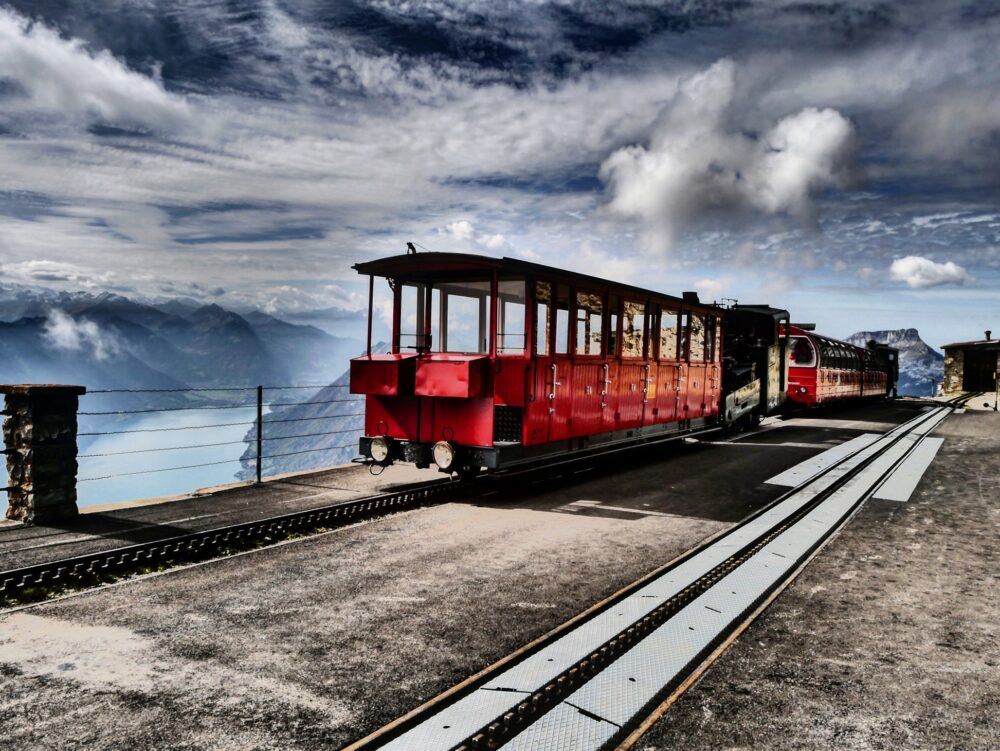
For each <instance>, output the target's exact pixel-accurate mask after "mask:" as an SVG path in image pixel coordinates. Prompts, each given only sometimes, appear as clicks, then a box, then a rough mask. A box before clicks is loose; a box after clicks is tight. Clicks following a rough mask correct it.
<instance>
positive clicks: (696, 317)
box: [687, 313, 708, 420]
mask: <svg viewBox="0 0 1000 751" xmlns="http://www.w3.org/2000/svg"><path fill="white" fill-rule="evenodd" d="M707 327H708V324H707V321H706V317H705V316H703V315H701V314H700V313H692V314H691V326H690V333H689V338H688V387H687V391H688V401H687V405H688V411H687V419H689V420H692V419H694V418H696V417H702V416H704V414H705V387H706V383H705V382H706V380H707V378H708V366H707V365H706V363H705V354H706V342H707V338H708V328H707Z"/></svg>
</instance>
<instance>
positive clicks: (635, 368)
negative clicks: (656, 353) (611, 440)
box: [617, 300, 649, 429]
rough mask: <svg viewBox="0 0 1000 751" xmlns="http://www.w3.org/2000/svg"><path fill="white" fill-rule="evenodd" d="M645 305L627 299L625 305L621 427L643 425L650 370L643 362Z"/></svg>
mask: <svg viewBox="0 0 1000 751" xmlns="http://www.w3.org/2000/svg"><path fill="white" fill-rule="evenodd" d="M645 345H646V305H645V303H641V302H635V301H633V300H626V301H625V304H624V305H623V306H622V343H621V349H622V363H621V367H620V369H619V377H618V384H617V386H618V389H617V392H618V410H617V414H618V428H619V429H623V428H634V427H638V426H640V425H642V420H643V411H644V407H645V401H646V399H645V397H646V391H647V387H646V381H647V379H648V377H649V369H648V367H647V366H646V362H645V361H644V359H643V358H644V354H645Z"/></svg>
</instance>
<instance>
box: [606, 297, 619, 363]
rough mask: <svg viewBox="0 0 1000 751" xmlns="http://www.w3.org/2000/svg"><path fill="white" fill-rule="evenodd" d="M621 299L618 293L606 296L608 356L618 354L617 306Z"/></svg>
mask: <svg viewBox="0 0 1000 751" xmlns="http://www.w3.org/2000/svg"><path fill="white" fill-rule="evenodd" d="M620 305H621V300H620V299H619V298H618V295H611V297H609V298H608V357H617V356H618V307H619V306H620Z"/></svg>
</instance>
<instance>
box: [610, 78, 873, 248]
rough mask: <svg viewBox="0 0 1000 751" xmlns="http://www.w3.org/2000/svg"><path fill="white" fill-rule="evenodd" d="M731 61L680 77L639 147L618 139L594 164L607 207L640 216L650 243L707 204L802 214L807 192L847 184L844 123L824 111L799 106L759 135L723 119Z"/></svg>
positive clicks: (848, 130)
mask: <svg viewBox="0 0 1000 751" xmlns="http://www.w3.org/2000/svg"><path fill="white" fill-rule="evenodd" d="M735 89H736V68H735V65H734V64H733V62H732V61H731V60H726V59H724V60H720V61H718V62H716V63H715V64H714V65H712V66H711V67H710V68H708V69H707V70H704V71H702V72H700V73H697V74H695V75H693V76H691V77H689V78H687V79H686V80H684V81H682V82H681V85H680V88H679V90H678V92H677V95H676V96H675V97H674V98H673V99H672V100H671V101H670V102H669V104H668V105H667V107H666V108H665V110H664V112H663V115H662V117H661V120H660V123H659V124H658V126H657V128H656V129H655V132H654V133H653V136H652V138H651V140H650V144H649V146H627V147H625V148H622V149H619V150H617V151H615V152H614V153H613V154H611V155H610V156H609V157H608V158H607V159H606V160H605V161H604V163H603V164H602V165H601V169H600V175H601V178H602V179H603V180H604V181H605V182H606V183H607V185H608V188H609V191H610V194H611V200H610V203H609V205H608V208H609V210H610V211H611V213H612V214H614V215H617V216H620V217H627V218H636V219H639V220H641V221H642V222H643V223H644V224H645V225H646V227H647V229H649V230H650V231H651V233H652V234H651V237H650V239H651V241H652V243H653V244H654V245H655V246H656V247H657V248H660V249H662V248H669V247H670V246H671V245H672V244H673V242H674V240H675V239H676V236H677V234H678V232H679V231H680V230H681V229H682V228H683V226H684V224H685V223H686V222H689V221H691V220H693V219H696V218H698V217H700V216H702V215H703V214H705V213H706V212H708V211H710V210H712V209H723V210H727V209H729V210H732V209H747V208H750V209H755V210H757V211H760V212H763V213H765V214H778V213H788V214H792V215H795V216H797V217H799V218H800V219H808V218H809V216H810V210H811V203H810V196H811V195H812V194H813V193H814V192H815V191H817V190H819V189H822V188H825V187H829V186H836V185H844V184H846V183H847V181H848V178H849V176H850V173H851V167H852V163H853V159H852V157H853V141H854V128H853V126H852V125H851V123H850V121H848V120H847V118H845V117H844V116H843V115H841V114H840V113H839V112H837V111H835V110H832V109H816V108H811V107H809V108H806V109H803V110H801V111H799V112H797V113H795V114H792V115H789V116H788V117H785V118H783V119H781V120H780V121H778V123H777V124H775V125H774V126H773V127H771V128H770V129H769V130H768V131H767V132H765V133H764V134H762V135H761V136H759V137H752V136H749V135H747V134H745V133H743V132H740V131H739V130H737V129H736V128H735V126H734V125H732V124H731V122H730V114H731V112H730V110H731V107H732V104H733V101H734V96H735Z"/></svg>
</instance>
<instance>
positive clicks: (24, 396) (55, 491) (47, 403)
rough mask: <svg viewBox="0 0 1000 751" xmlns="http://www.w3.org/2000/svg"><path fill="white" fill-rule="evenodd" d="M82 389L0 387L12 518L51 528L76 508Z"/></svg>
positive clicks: (9, 507) (36, 386) (21, 386)
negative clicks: (78, 412)
mask: <svg viewBox="0 0 1000 751" xmlns="http://www.w3.org/2000/svg"><path fill="white" fill-rule="evenodd" d="M85 393H87V389H86V388H84V387H83V386H51V385H45V386H42V385H32V384H20V385H0V394H4V395H5V399H4V420H3V439H4V443H5V444H6V450H5V452H4V453H6V455H7V474H8V475H9V476H10V487H9V488H7V494H8V496H7V497H8V507H7V518H8V519H15V520H18V521H22V522H24V523H25V524H46V523H49V522H54V521H60V520H62V519H69V518H72V517H74V516H76V515H77V513H79V511H78V509H77V506H76V472H77V462H76V454H77V445H76V432H77V425H76V413H77V409H78V408H79V403H80V399H79V397H80V396H81V395H82V394H85Z"/></svg>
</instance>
